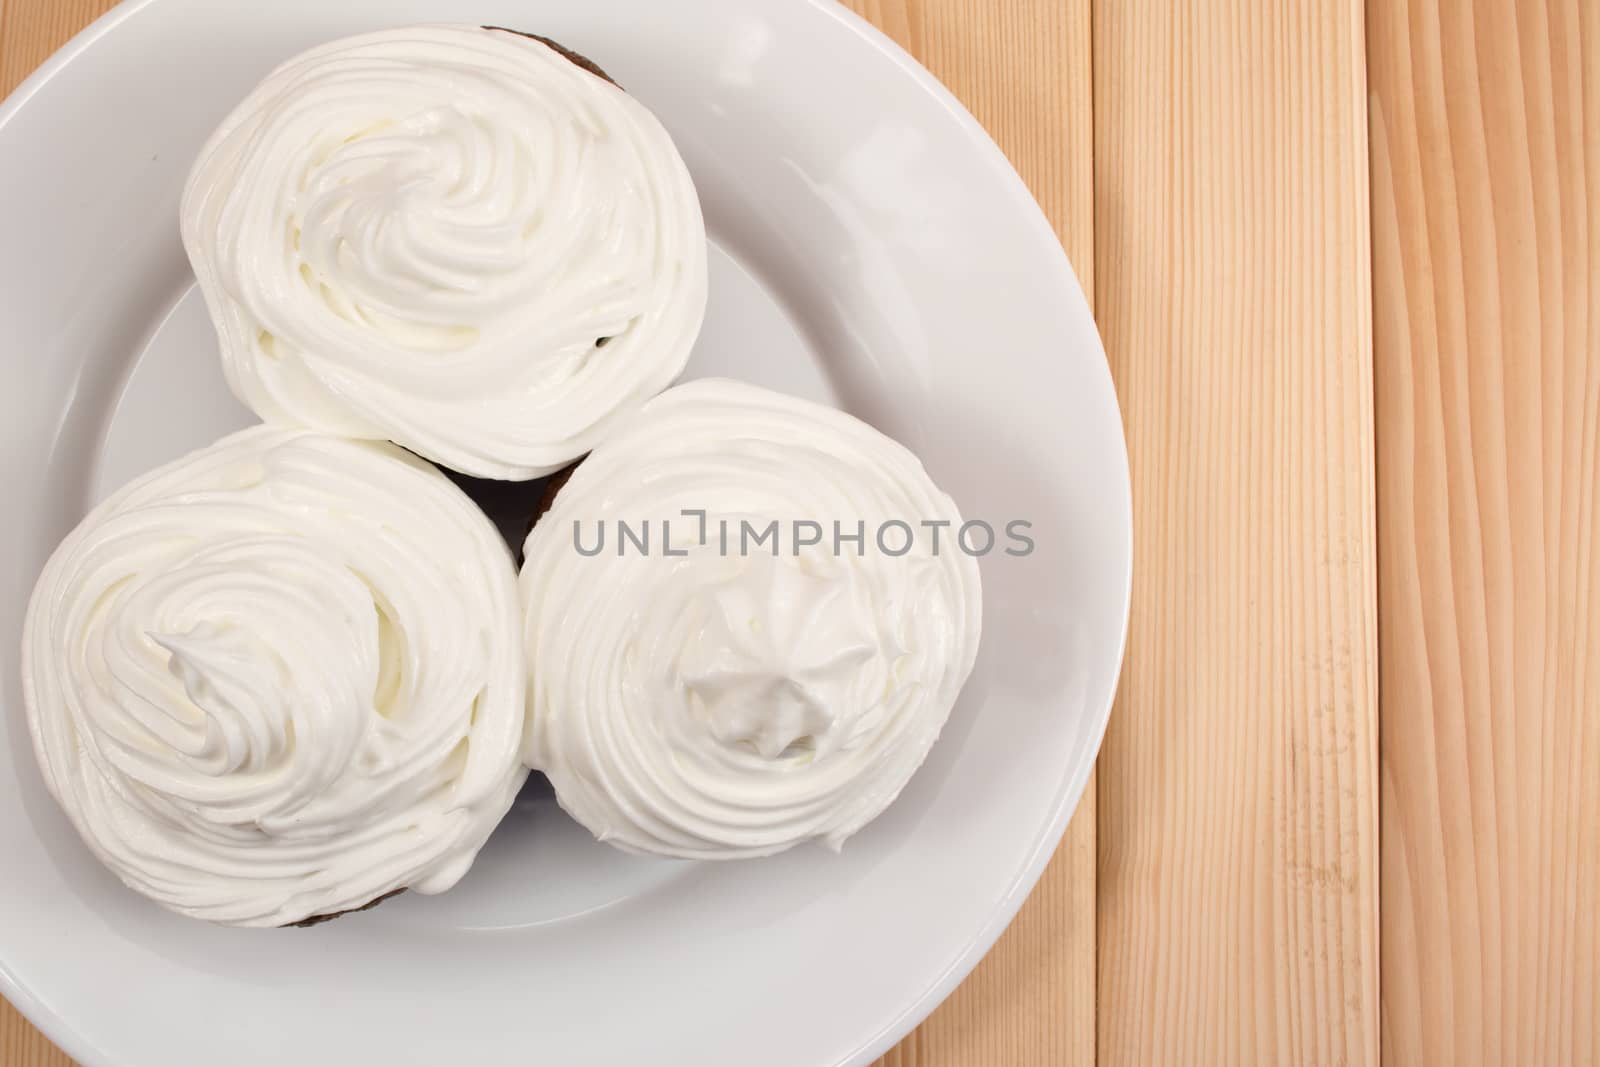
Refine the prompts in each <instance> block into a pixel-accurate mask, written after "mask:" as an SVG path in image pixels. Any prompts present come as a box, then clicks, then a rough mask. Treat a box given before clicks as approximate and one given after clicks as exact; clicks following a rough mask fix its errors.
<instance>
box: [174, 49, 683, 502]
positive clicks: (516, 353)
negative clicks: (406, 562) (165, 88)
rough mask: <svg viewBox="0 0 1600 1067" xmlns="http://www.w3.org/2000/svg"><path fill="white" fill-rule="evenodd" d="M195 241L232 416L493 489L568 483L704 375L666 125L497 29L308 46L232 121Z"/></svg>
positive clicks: (190, 215)
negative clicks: (572, 470)
mask: <svg viewBox="0 0 1600 1067" xmlns="http://www.w3.org/2000/svg"><path fill="white" fill-rule="evenodd" d="M181 222H182V232H183V242H184V247H185V249H186V251H187V252H188V255H189V259H190V262H191V263H192V264H193V266H194V270H195V274H196V277H197V278H198V279H199V283H200V289H201V292H202V294H203V295H204V298H205V303H206V307H207V309H208V310H209V312H210V315H211V318H212V320H213V322H214V324H215V326H216V330H217V334H218V337H219V342H220V348H221V357H222V364H223V368H224V371H225V373H226V377H227V380H228V383H229V385H230V387H231V388H232V390H233V391H234V393H235V394H236V395H237V396H238V397H239V398H240V399H241V400H242V401H243V402H244V403H245V404H246V405H248V406H249V407H250V408H251V409H252V410H253V411H255V412H256V414H257V415H259V416H260V417H261V418H262V419H264V420H266V421H267V422H271V423H280V424H291V425H299V426H304V427H308V428H312V429H316V430H318V431H321V432H324V433H329V434H336V435H339V436H344V437H352V438H362V439H371V440H389V441H393V442H395V443H397V444H399V445H402V446H404V447H405V448H407V449H409V450H411V451H412V452H415V453H416V454H418V455H420V456H423V457H425V458H427V459H430V460H433V461H434V462H436V463H438V464H440V465H441V466H443V467H446V468H449V469H451V470H453V471H457V472H460V473H462V474H466V475H471V476H474V477H479V478H491V479H504V480H524V479H530V478H536V477H540V476H543V475H545V474H548V473H550V472H551V471H554V470H557V469H559V468H561V467H563V466H565V465H567V464H568V463H570V462H571V461H572V460H574V459H575V458H577V457H578V456H581V455H583V454H584V453H586V452H588V451H589V450H590V449H591V448H592V447H593V446H594V445H595V444H596V443H597V442H599V441H600V440H603V439H604V438H605V437H606V436H608V435H609V434H610V433H612V432H614V430H615V429H616V428H617V427H618V426H620V425H622V424H623V423H625V422H626V420H627V419H628V417H629V415H630V414H631V413H632V412H633V411H635V410H636V409H637V408H638V407H639V405H640V404H642V403H643V402H644V401H645V400H646V399H648V398H649V397H651V396H653V395H654V394H656V393H657V392H659V391H660V390H661V389H663V388H665V387H666V386H667V385H668V384H670V383H671V382H672V381H673V379H675V378H676V377H677V375H678V374H679V373H680V372H681V370H682V369H683V366H684V364H685V362H686V361H687V360H688V357H689V352H690V349H691V347H692V346H693V344H694V341H695V338H696V336H697V335H698V333H699V329H700V324H701V321H702V319H703V317H704V314H705V303H706V238H705V226H704V223H703V221H702V219H701V213H700V205H699V201H698V200H697V199H696V196H695V191H694V186H693V183H692V182H691V181H690V178H689V173H688V169H687V168H686V167H685V166H684V163H683V160H682V159H681V158H680V156H679V155H678V152H677V150H676V148H675V147H674V146H673V144H672V141H671V139H670V138H669V137H668V135H667V133H666V131H665V130H664V129H663V128H662V126H661V124H660V122H659V121H657V120H656V118H655V117H654V116H653V115H652V114H651V113H650V112H649V111H648V110H647V109H646V108H645V107H644V106H643V105H642V104H640V103H639V102H638V101H636V100H635V99H634V98H632V97H631V96H629V95H628V94H626V93H624V92H623V91H622V90H621V89H619V88H617V87H616V85H614V84H613V83H612V82H611V81H610V80H609V79H607V78H606V77H605V75H604V74H603V73H602V72H600V71H599V68H598V67H596V66H595V65H594V64H592V63H590V62H589V61H587V60H586V59H584V58H583V57H581V56H577V55H575V54H574V53H570V52H567V51H565V50H564V49H561V48H560V47H559V46H556V45H553V44H552V43H547V42H546V41H544V40H542V39H539V38H535V37H532V36H529V35H525V34H520V33H515V32H511V31H506V30H500V29H492V28H485V27H482V26H421V27H414V28H409V29H398V30H385V31H381V32H378V33H370V34H365V35H362V36H358V37H351V38H347V39H344V40H339V41H334V42H332V43H329V44H325V45H322V46H320V47H317V48H313V49H311V50H310V51H308V52H305V53H303V54H301V55H300V56H298V57H296V58H294V59H292V60H290V61H288V62H287V63H285V64H283V65H282V66H280V67H279V68H278V69H277V70H275V71H273V72H272V73H271V74H269V75H268V76H267V77H266V79H265V80H264V81H263V82H262V83H261V84H260V85H259V86H257V88H256V89H255V90H254V91H252V92H251V93H250V95H249V96H248V97H246V98H245V100H244V101H243V102H242V103H241V104H240V105H239V106H238V107H237V108H235V109H234V111H233V112H232V113H231V114H230V115H229V116H228V117H227V118H226V119H224V120H223V122H222V125H221V126H220V127H219V128H218V129H217V131H216V132H215V133H214V134H213V135H212V137H211V139H210V140H209V141H208V142H207V144H206V145H205V147H204V148H203V149H202V150H201V152H200V155H199V157H198V159H197V160H196V162H195V165H194V168H193V170H192V171H191V173H190V175H189V180H188V183H187V185H186V187H185V189H184V195H183V205H182V213H181Z"/></svg>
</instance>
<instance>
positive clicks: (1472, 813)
mask: <svg viewBox="0 0 1600 1067" xmlns="http://www.w3.org/2000/svg"><path fill="white" fill-rule="evenodd" d="M850 2H851V6H853V7H854V8H855V9H856V10H857V11H858V12H860V13H861V14H863V15H864V16H866V17H867V18H868V19H869V20H871V21H873V22H874V23H876V24H877V25H878V26H880V27H881V28H883V29H884V30H885V31H886V32H887V33H889V35H890V36H892V37H894V38H895V39H896V40H897V41H899V42H900V43H901V44H902V45H904V46H905V47H906V48H908V49H909V50H910V51H911V52H912V53H913V54H914V55H916V56H917V57H918V58H919V59H920V60H921V61H922V62H923V63H924V64H926V65H927V66H928V67H929V68H930V69H931V70H932V71H933V72H934V73H935V74H936V75H938V76H939V77H940V78H941V79H942V80H943V81H944V82H945V83H946V84H948V85H949V86H950V87H951V89H952V90H953V91H954V92H955V94H956V96H957V97H958V98H960V99H961V100H962V101H963V102H964V103H965V104H966V105H967V106H968V107H969V108H970V109H971V110H972V111H973V113H974V114H975V115H976V116H977V117H978V119H979V120H980V121H981V122H983V124H984V125H985V127H986V128H987V129H988V130H989V131H990V132H991V134H992V135H993V136H994V137H995V139H996V141H997V142H998V143H999V144H1000V146H1001V148H1002V149H1003V150H1005V152H1006V154H1007V155H1008V156H1009V157H1010V158H1011V160H1012V162H1013V163H1014V164H1015V165H1016V166H1017V168H1018V170H1019V171H1020V172H1021V174H1022V176H1023V178H1024V179H1025V180H1026V181H1027V183H1028V185H1029V187H1030V188H1031V189H1032V190H1033V192H1034V195H1035V196H1036V197H1037V198H1038V199H1039V201H1040V203H1041V204H1042V206H1043V207H1044V209H1045V212H1046V214H1047V215H1048V216H1049V218H1050V219H1051V221H1052V223H1053V224H1054V226H1055V228H1056V231H1057V233H1058V234H1059V235H1060V237H1061V239H1062V242H1063V244H1064V246H1065V247H1066V249H1067V252H1068V254H1069V256H1070V257H1071V258H1072V260H1073V263H1074V265H1075V266H1076V268H1077V270H1078V274H1079V277H1080V278H1081V279H1082V280H1083V282H1084V285H1085V288H1086V289H1087V290H1088V291H1089V293H1090V295H1091V299H1092V301H1093V303H1094V305H1095V309H1096V313H1097V317H1098V319H1099V321H1100V324H1101V329H1102V331H1103V333H1104V335H1105V339H1106V344H1107V349H1108V353H1109V357H1110V359H1111V364H1112V369H1113V373H1114V374H1115V376H1116V379H1117V383H1118V389H1119V393H1120V396H1121V400H1122V403H1123V409H1124V422H1125V425H1126V426H1127V429H1128V439H1129V440H1128V443H1129V451H1130V459H1131V461H1132V470H1133V478H1134V503H1135V518H1136V544H1135V589H1134V616H1133V621H1132V627H1131V631H1130V636H1129V647H1128V658H1127V664H1126V667H1125V672H1124V679H1123V689H1122V694H1121V697H1120V699H1119V703H1118V707H1117V710H1116V712H1115V713H1114V716H1113V720H1112V725H1111V729H1110V732H1109V734H1108V736H1107V740H1106V746H1105V749H1104V751H1103V754H1102V758H1101V762H1100V765H1099V769H1098V772H1097V784H1096V785H1095V786H1092V787H1091V789H1090V792H1089V794H1088V795H1087V796H1086V798H1085V801H1084V804H1083V806H1082V807H1081V808H1080V810H1079V812H1078V814H1077V816H1076V817H1075V819H1074V820H1073V823H1072V825H1071V828H1070V829H1069V831H1068V835H1067V838H1066V840H1065V841H1064V842H1063V845H1062V848H1061V850H1060V852H1059V853H1058V854H1057V856H1056V858H1055V860H1054V862H1053V863H1052V865H1051V866H1050V868H1049V870H1048V871H1047V873H1046V875H1045V878H1044V880H1043V881H1042V882H1041V883H1040V886H1039V887H1038V889H1036V890H1035V892H1034V894H1033V895H1032V897H1031V898H1030V899H1029V901H1028V903H1027V905H1026V906H1025V907H1024V909H1023V911H1022V912H1021V914H1020V915H1019V917H1018V919H1017V921H1016V922H1015V923H1014V924H1013V926H1012V928H1011V929H1010V930H1008V931H1007V933H1006V935H1005V936H1004V937H1003V938H1002V939H1001V941H1000V943H999V944H998V945H997V946H996V948H995V950H994V951H993V952H992V953H991V954H990V955H989V957H988V958H987V959H985V961H984V962H983V963H982V964H981V965H980V966H979V968H978V969H977V970H976V971H975V972H974V973H973V975H972V976H971V978H969V979H968V981H967V982H966V983H965V984H964V985H963V986H962V987H961V988H960V989H959V990H958V991H957V992H956V993H955V994H954V995H953V996H952V997H951V998H950V1000H949V1001H948V1002H947V1003H946V1004H945V1005H944V1006H943V1007H941V1008H940V1009H939V1011H937V1012H936V1013H935V1014H934V1015H933V1016H932V1017H931V1018H930V1019H929V1020H928V1021H927V1022H926V1023H925V1024H924V1025H923V1026H922V1027H921V1028H919V1029H918V1030H917V1031H916V1032H915V1033H914V1034H913V1035H912V1036H911V1037H909V1038H907V1039H906V1041H905V1042H903V1043H902V1044H901V1045H900V1047H898V1048H897V1049H895V1050H894V1051H893V1052H891V1053H890V1054H889V1055H888V1056H886V1057H885V1058H884V1060H883V1061H881V1067H1078V1065H1084V1064H1089V1063H1095V1062H1098V1063H1104V1064H1112V1065H1119V1067H1120V1065H1128V1067H1142V1065H1144V1064H1205V1065H1209V1064H1229V1065H1233V1064H1239V1065H1247V1064H1262V1065H1283V1064H1296V1065H1298V1064H1308V1065H1329V1067H1331V1065H1335V1064H1340V1065H1351V1067H1354V1065H1362V1067H1365V1065H1371V1064H1376V1063H1378V1062H1379V1061H1380V1058H1381V1060H1383V1061H1385V1062H1389V1063H1394V1064H1401V1065H1406V1067H1410V1065H1413V1064H1430V1065H1431V1064H1480V1063H1481V1064H1540V1065H1543V1064H1552V1065H1555V1064H1563V1065H1565V1064H1571V1065H1580V1064H1592V1063H1600V973H1597V972H1600V527H1597V523H1600V514H1597V507H1600V0H1519V2H1518V3H1515V4H1513V3H1500V4H1497V3H1491V2H1487V0H1485V2H1479V3H1476V4H1473V3H1467V2H1466V0H1450V2H1446V0H1367V4H1368V6H1367V7H1366V9H1364V8H1363V5H1362V2H1360V0H1296V2H1295V3H1283V2H1281V0H1192V2H1185V3H1181V4H1180V3H1166V2H1160V3H1156V2H1146V0H850ZM108 6H109V4H107V3H105V2H104V0H0V93H4V92H7V91H9V90H10V88H11V87H12V86H14V85H15V83H16V82H17V81H19V80H20V79H21V78H22V77H24V76H26V74H27V73H28V72H29V71H31V70H32V69H33V68H34V67H35V66H36V65H37V64H38V63H40V62H42V61H43V60H44V59H45V58H46V57H47V56H48V55H49V54H50V52H52V51H53V50H54V49H55V48H56V47H58V46H59V45H60V44H62V43H64V42H65V40H66V39H67V38H68V37H69V36H70V35H71V34H72V33H73V32H76V30H78V29H79V28H81V27H82V26H83V25H85V24H87V22H88V21H89V20H90V19H91V18H92V17H93V16H94V15H96V14H98V13H99V12H100V11H101V10H103V9H104V8H106V7H108ZM1369 205H1370V206H1369ZM1380 682H1381V695H1382V698H1381V702H1380ZM1380 745H1381V750H1382V757H1381V760H1380V757H1379V750H1380ZM1380 831H1381V832H1380ZM1380 838H1381V854H1380ZM1380 861H1381V862H1380ZM1380 928H1381V930H1380ZM1380 978H1381V994H1380ZM1380 1054H1381V1055H1380ZM68 1062H69V1061H68V1060H67V1059H66V1058H65V1057H64V1056H62V1055H61V1054H60V1053H59V1052H56V1051H55V1050H54V1049H53V1048H52V1047H51V1046H50V1044H49V1043H48V1042H47V1041H45V1040H44V1039H43V1038H42V1037H41V1036H39V1035H38V1034H37V1033H36V1032H35V1031H33V1029H32V1028H31V1027H29V1026H28V1025H27V1023H26V1022H25V1021H23V1020H22V1019H21V1017H20V1016H18V1015H17V1014H16V1013H15V1012H14V1011H13V1010H12V1009H11V1008H10V1006H9V1005H5V1004H4V1003H3V1002H0V1067H62V1065H65V1064H67V1063H68Z"/></svg>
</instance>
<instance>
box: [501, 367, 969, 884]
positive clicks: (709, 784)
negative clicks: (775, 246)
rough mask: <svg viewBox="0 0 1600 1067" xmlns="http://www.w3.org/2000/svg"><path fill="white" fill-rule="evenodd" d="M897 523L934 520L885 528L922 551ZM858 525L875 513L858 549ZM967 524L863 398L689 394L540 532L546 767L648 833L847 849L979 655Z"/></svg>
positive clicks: (579, 808) (715, 849)
mask: <svg viewBox="0 0 1600 1067" xmlns="http://www.w3.org/2000/svg"><path fill="white" fill-rule="evenodd" d="M686 512H688V513H689V514H686ZM893 521H898V522H901V523H904V524H906V526H907V527H909V528H911V530H912V531H913V532H917V533H918V536H916V537H914V538H907V537H906V536H905V533H904V532H902V531H900V530H898V529H897V530H896V531H895V533H894V534H893V535H892V536H890V537H887V538H886V539H885V542H884V544H885V545H886V547H887V548H888V549H889V552H900V551H901V550H902V548H905V551H904V554H898V555H891V554H889V552H885V551H884V550H883V547H880V545H879V544H878V540H877V536H876V534H877V531H878V530H879V529H880V528H884V525H885V524H886V523H889V522H893ZM774 522H776V524H777V527H776V530H773V529H772V524H773V523H774ZM799 523H814V524H815V525H814V526H809V525H808V526H799V525H797V524H799ZM835 523H837V524H838V527H837V529H838V531H839V532H840V533H842V534H844V535H845V538H849V537H852V536H854V535H855V534H857V533H858V532H861V531H865V533H864V538H863V542H862V543H861V545H860V549H859V550H858V548H857V545H856V543H854V542H849V541H847V540H839V541H838V542H837V543H836V539H835V536H834V534H835V525H834V524H835ZM925 523H928V524H935V526H934V527H930V526H925V525H924V524H925ZM940 524H943V525H940ZM624 525H625V526H626V529H627V532H626V533H624V532H623V526H624ZM960 525H961V517H960V515H959V513H958V512H957V510H956V506H955V504H954V502H953V501H952V500H951V499H950V497H948V496H947V495H945V494H944V493H942V492H940V491H939V490H938V489H937V488H936V487H935V486H934V484H933V482H932V481H931V480H930V479H929V477H928V475H927V473H926V472H925V471H924V470H923V467H922V464H921V463H920V462H918V460H917V459H916V457H915V456H913V455H912V454H911V453H910V452H909V451H907V450H906V449H905V448H903V447H902V446H900V445H899V444H897V443H895V442H894V441H892V440H890V439H889V438H887V437H885V436H884V435H882V434H881V433H879V432H878V431H876V430H874V429H873V428H871V427H870V426H868V425H866V424H865V423H863V422H860V421H859V420H857V419H855V418H852V417H851V416H849V415H846V414H844V413H843V412H839V411H835V410H832V409H830V408H825V407H821V406H819V405H816V404H811V403H807V402H804V401H800V400H796V399H793V398H790V397H786V396H782V395H780V394H777V393H772V392H769V391H767V390H764V389H758V388H756V387H754V386H748V385H742V384H738V383H734V382H728V381H717V380H703V381H695V382H691V383H688V384H685V385H680V386H676V387H674V388H672V389H669V390H667V391H666V392H665V393H663V394H661V395H660V396H658V397H656V398H655V399H654V400H652V401H650V402H649V403H648V404H646V405H645V406H644V408H643V409H642V411H641V413H640V415H639V416H638V418H637V419H636V420H635V421H634V422H633V423H631V424H630V425H629V426H628V427H627V429H625V430H623V431H622V432H621V433H619V434H618V435H617V436H615V437H613V438H611V439H609V440H607V441H606V442H604V443H603V444H601V445H600V447H598V448H597V449H596V450H595V451H594V452H593V453H592V454H591V455H589V457H588V458H586V459H585V460H584V461H583V462H582V463H581V464H580V465H579V466H578V468H577V470H576V471H575V472H574V473H573V475H572V478H571V480H570V481H569V482H568V483H567V484H566V485H565V486H564V487H563V488H562V490H561V491H560V493H559V494H558V495H557V496H556V499H555V502H554V504H553V506H552V508H551V510H550V511H549V512H547V513H546V514H545V515H544V516H543V517H542V518H541V519H540V520H539V522H538V524H537V525H536V526H535V527H534V529H533V531H532V532H531V533H530V534H529V537H528V540H527V545H526V555H527V559H526V563H525V564H524V565H523V570H522V576H521V587H522V599H523V611H524V626H525V637H526V653H527V655H528V657H529V664H530V667H531V676H530V686H529V694H528V699H529V727H530V735H529V760H530V762H531V763H532V765H533V766H535V767H537V768H539V769H541V770H543V771H544V772H545V773H546V774H547V775H549V777H550V780H551V782H552V783H553V784H554V786H555V789H556V795H557V797H558V799H559V800H560V803H561V805H562V807H564V808H565V809H566V810H567V811H568V812H569V813H570V814H571V815H573V816H574V817H575V818H576V819H577V820H578V821H579V822H581V823H583V825H584V826H586V827H587V828H588V829H589V830H590V831H591V832H592V833H594V834H595V836H596V837H598V838H600V839H601V840H604V841H609V842H611V843H612V844H614V845H617V846H619V847H621V848H624V849H627V850H630V851H637V852H646V853H655V854H663V855H669V856H680V857H697V858H727V857H740V856H759V855H765V854H768V853H772V852H777V851H780V850H782V849H785V848H788V847H789V846H791V845H794V844H797V843H799V842H801V841H804V840H807V839H811V838H820V839H822V840H823V841H824V842H826V843H827V844H829V845H831V846H833V847H838V846H839V845H840V844H841V843H842V842H843V841H844V840H845V839H846V838H847V837H849V836H850V835H851V834H853V833H855V832H856V831H857V830H859V829H860V828H861V827H862V826H864V825H865V824H866V823H867V822H868V821H870V820H871V819H873V818H875V817H876V816H877V815H878V814H879V813H880V812H882V811H883V810H884V808H885V807H887V806H888V805H889V803H890V802H891V801H892V800H893V799H894V798H895V797H896V796H897V795H898V794H899V793H900V791H901V789H902V788H903V787H904V786H905V784H906V782H907V781H908V780H909V779H910V778H911V775H912V774H913V772H915V771H916V769H917V768H918V767H919V766H920V765H921V764H922V761H923V759H924V758H925V757H926V755H927V753H928V750H929V748H930V746H932V744H933V742H934V740H935V739H936V738H937V737H938V735H939V732H940V730H941V728H942V727H943V725H944V723H945V721H946V719H947V718H948V716H949V714H950V710H951V708H952V706H953V705H954V703H955V701H956V698H957V695H958V694H959V693H960V690H961V687H962V684H963V683H964V682H965V680H966V678H967V675H968V674H969V673H970V671H971V670H972V666H973V661H974V658H975V656H976V653H977V646H978V636H979V629H980V620H981V612H980V608H981V595H980V588H979V581H978V568H977V565H976V563H975V562H974V560H973V559H972V558H971V557H970V556H968V555H965V554H964V553H962V552H960V551H959V550H957V548H956V546H955V544H954V536H953V534H954V531H955V530H956V529H957V528H959V527H960ZM747 527H748V530H749V533H747V532H746V528H747ZM935 527H937V528H942V529H944V530H945V536H944V539H943V543H941V544H939V545H938V546H937V548H936V547H935V544H934V539H933V538H932V537H930V536H928V533H929V531H930V529H933V528H935ZM724 531H727V533H726V534H725V533H724ZM813 540H815V541H816V543H807V542H811V541H813ZM644 541H648V543H647V544H645V545H644V546H643V547H642V548H641V542H644ZM908 541H910V542H911V543H910V544H909V547H907V542H908ZM836 549H838V551H836Z"/></svg>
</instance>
